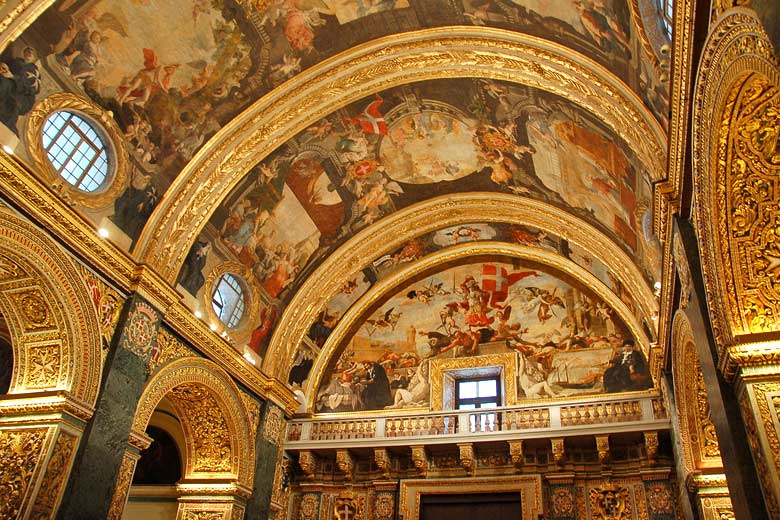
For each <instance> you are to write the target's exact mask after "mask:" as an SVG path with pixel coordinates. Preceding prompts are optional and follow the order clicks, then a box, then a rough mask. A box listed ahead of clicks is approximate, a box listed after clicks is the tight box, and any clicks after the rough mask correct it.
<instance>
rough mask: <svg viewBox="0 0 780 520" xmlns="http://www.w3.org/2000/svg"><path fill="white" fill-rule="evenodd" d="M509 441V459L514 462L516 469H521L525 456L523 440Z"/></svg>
mask: <svg viewBox="0 0 780 520" xmlns="http://www.w3.org/2000/svg"><path fill="white" fill-rule="evenodd" d="M508 442H509V459H510V460H511V461H512V464H514V466H515V469H518V470H519V469H521V468H522V467H523V463H524V462H525V458H524V457H523V441H522V440H517V441H508Z"/></svg>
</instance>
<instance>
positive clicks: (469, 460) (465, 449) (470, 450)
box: [458, 442, 475, 475]
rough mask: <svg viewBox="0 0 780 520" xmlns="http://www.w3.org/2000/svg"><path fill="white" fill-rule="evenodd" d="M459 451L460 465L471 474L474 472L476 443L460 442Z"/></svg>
mask: <svg viewBox="0 0 780 520" xmlns="http://www.w3.org/2000/svg"><path fill="white" fill-rule="evenodd" d="M458 451H459V453H460V465H461V466H463V469H465V470H466V473H468V474H469V475H473V474H474V469H475V463H474V445H473V444H472V443H470V442H459V443H458Z"/></svg>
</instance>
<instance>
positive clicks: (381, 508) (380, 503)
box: [374, 493, 395, 520]
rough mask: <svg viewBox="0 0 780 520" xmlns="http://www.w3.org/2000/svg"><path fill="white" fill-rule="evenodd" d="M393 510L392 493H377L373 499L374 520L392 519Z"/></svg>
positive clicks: (393, 497) (393, 498)
mask: <svg viewBox="0 0 780 520" xmlns="http://www.w3.org/2000/svg"><path fill="white" fill-rule="evenodd" d="M394 512H395V496H394V494H393V493H377V496H376V500H374V520H392V519H393V513H394Z"/></svg>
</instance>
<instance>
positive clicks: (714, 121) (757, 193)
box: [693, 10, 780, 353]
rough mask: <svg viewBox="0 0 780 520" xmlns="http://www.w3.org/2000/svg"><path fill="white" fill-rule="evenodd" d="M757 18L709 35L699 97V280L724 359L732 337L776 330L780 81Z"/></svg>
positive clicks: (724, 24)
mask: <svg viewBox="0 0 780 520" xmlns="http://www.w3.org/2000/svg"><path fill="white" fill-rule="evenodd" d="M772 63H773V47H772V44H771V43H770V42H769V40H768V39H767V37H766V33H765V32H764V31H763V28H762V27H761V22H760V21H759V20H758V19H757V18H756V17H755V14H754V13H751V12H750V11H747V10H738V11H729V13H728V14H727V15H726V16H724V17H723V18H721V19H720V20H719V21H718V24H717V26H716V27H713V28H712V30H711V32H710V38H709V41H708V42H707V44H706V45H705V48H704V52H703V56H702V62H701V67H700V73H699V77H698V78H697V84H696V93H695V96H694V124H695V125H696V128H698V129H699V131H697V132H696V134H695V140H694V146H693V150H694V153H693V165H694V172H695V176H696V179H695V188H696V195H695V196H696V200H697V204H696V225H697V230H698V237H699V242H700V249H701V251H702V273H703V275H704V280H705V291H706V293H707V301H708V303H709V305H710V309H711V312H712V314H713V319H712V323H713V332H714V335H715V341H716V343H717V345H718V349H719V351H720V352H721V353H722V352H723V350H724V349H725V348H727V347H728V346H729V345H730V344H731V342H732V340H733V339H734V337H735V336H740V335H745V334H752V333H758V332H768V331H772V330H777V329H778V323H780V322H778V319H777V317H778V312H780V239H778V235H777V229H778V222H780V220H779V219H780V206H779V205H778V203H779V202H780V195H778V193H780V192H779V191H778V190H779V189H780V185H778V173H779V172H780V152H778V136H777V116H776V114H777V112H778V110H780V89H778V85H780V72H779V71H778V69H777V67H776V66H774V65H772Z"/></svg>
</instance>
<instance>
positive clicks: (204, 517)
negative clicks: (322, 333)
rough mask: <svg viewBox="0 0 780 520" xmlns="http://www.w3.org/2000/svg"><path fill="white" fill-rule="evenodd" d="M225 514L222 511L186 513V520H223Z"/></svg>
mask: <svg viewBox="0 0 780 520" xmlns="http://www.w3.org/2000/svg"><path fill="white" fill-rule="evenodd" d="M224 517H225V513H223V512H222V511H185V513H184V516H183V517H182V518H183V519H184V520H223V518H224Z"/></svg>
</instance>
